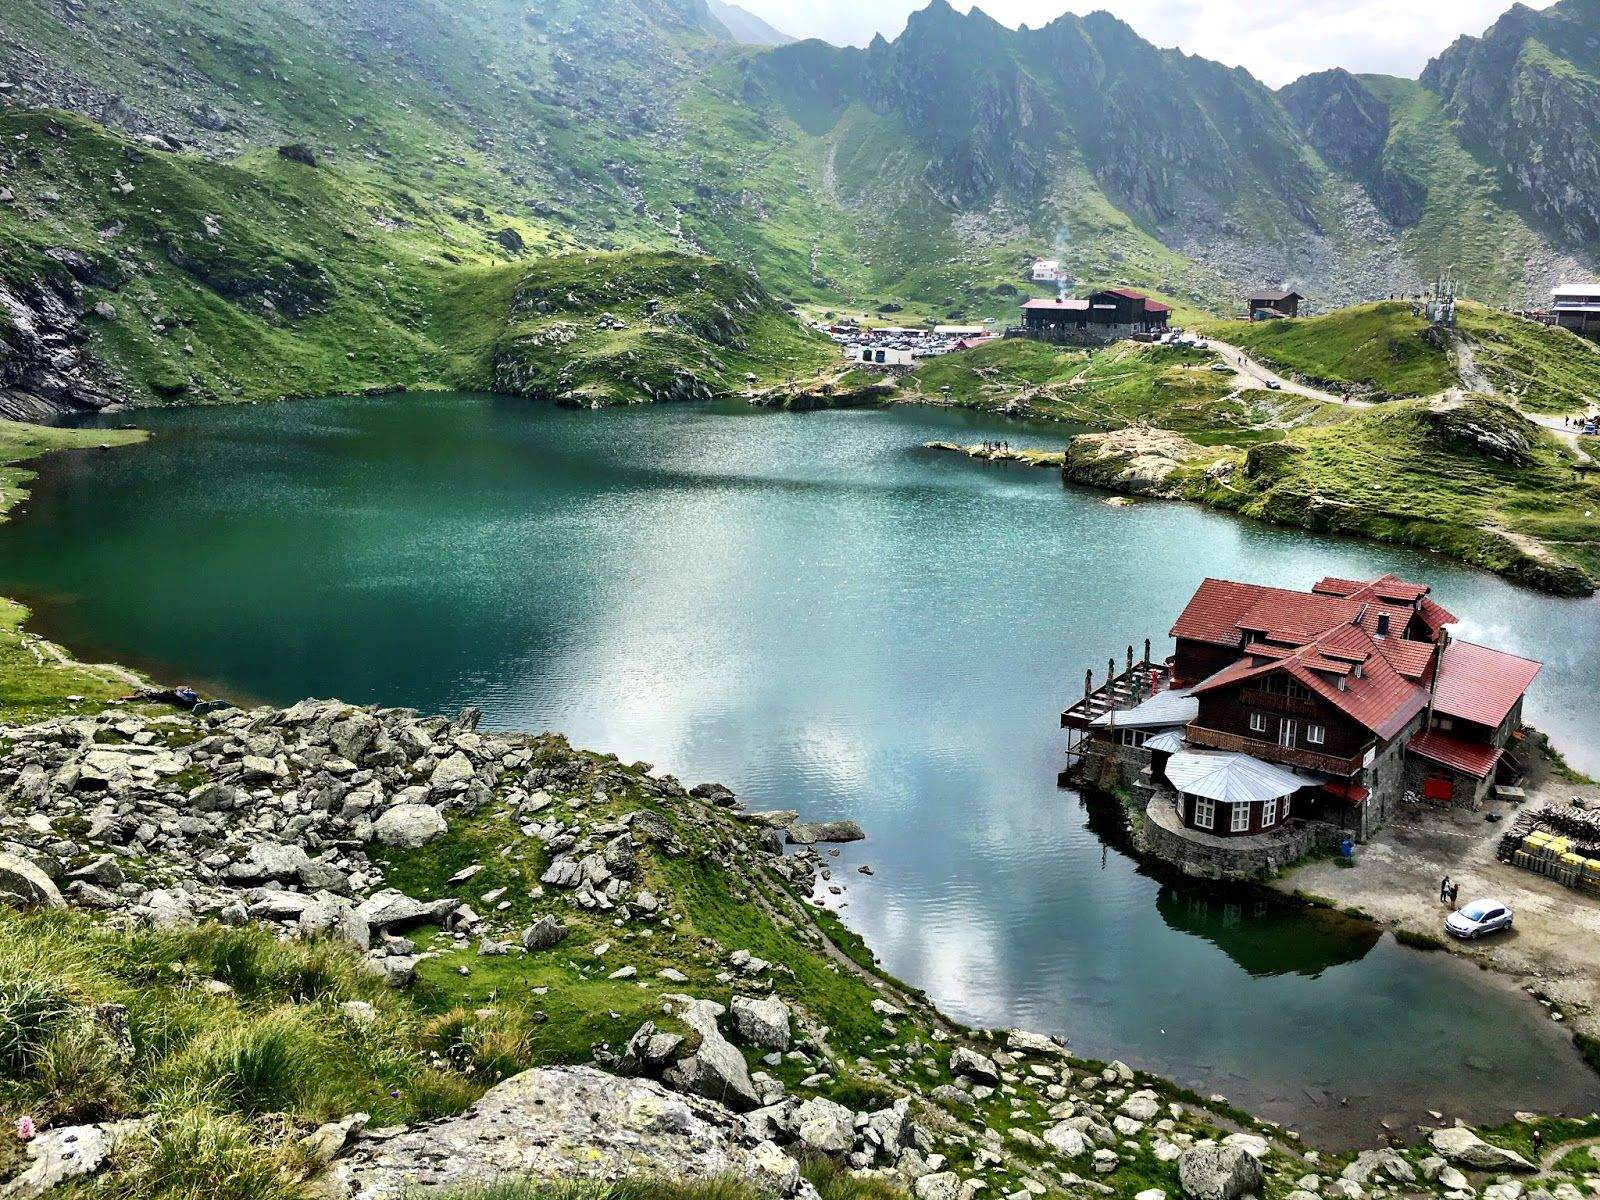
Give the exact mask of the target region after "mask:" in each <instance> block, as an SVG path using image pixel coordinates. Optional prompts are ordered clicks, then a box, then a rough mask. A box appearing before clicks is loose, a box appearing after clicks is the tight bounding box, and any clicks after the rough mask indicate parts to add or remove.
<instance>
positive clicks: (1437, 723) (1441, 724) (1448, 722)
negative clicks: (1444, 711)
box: [1433, 717, 1456, 733]
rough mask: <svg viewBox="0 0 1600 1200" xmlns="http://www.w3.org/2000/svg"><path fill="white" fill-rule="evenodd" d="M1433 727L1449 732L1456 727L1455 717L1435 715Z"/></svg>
mask: <svg viewBox="0 0 1600 1200" xmlns="http://www.w3.org/2000/svg"><path fill="white" fill-rule="evenodd" d="M1433 727H1434V728H1435V729H1438V730H1440V731H1442V732H1444V733H1449V732H1450V731H1451V730H1452V729H1454V728H1455V727H1456V723H1455V719H1454V718H1452V717H1434V719H1433Z"/></svg>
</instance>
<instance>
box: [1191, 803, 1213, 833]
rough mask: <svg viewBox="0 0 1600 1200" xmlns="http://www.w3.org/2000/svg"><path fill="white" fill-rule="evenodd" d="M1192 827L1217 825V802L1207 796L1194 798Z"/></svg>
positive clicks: (1201, 827)
mask: <svg viewBox="0 0 1600 1200" xmlns="http://www.w3.org/2000/svg"><path fill="white" fill-rule="evenodd" d="M1194 827H1195V828H1196V829H1215V828H1216V827H1217V802H1216V801H1215V800H1213V799H1211V798H1210V797H1209V796H1196V797H1195V798H1194Z"/></svg>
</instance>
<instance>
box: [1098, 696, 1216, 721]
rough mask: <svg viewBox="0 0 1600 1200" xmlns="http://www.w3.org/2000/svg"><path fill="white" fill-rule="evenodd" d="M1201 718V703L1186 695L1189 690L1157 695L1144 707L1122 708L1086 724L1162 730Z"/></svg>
mask: <svg viewBox="0 0 1600 1200" xmlns="http://www.w3.org/2000/svg"><path fill="white" fill-rule="evenodd" d="M1199 715H1200V701H1198V700H1196V699H1194V698H1193V697H1192V696H1190V695H1189V689H1188V688H1174V689H1172V690H1171V691H1168V692H1157V693H1156V694H1155V695H1154V696H1151V697H1150V699H1148V700H1146V701H1145V702H1144V703H1143V704H1137V705H1135V706H1134V707H1132V708H1125V709H1123V710H1122V711H1121V712H1108V713H1101V714H1100V715H1099V716H1098V717H1096V718H1095V719H1094V720H1092V721H1090V722H1089V724H1091V725H1095V726H1098V727H1100V728H1102V729H1104V728H1105V727H1106V726H1108V725H1115V726H1116V727H1117V728H1118V729H1165V728H1168V727H1176V726H1179V725H1187V724H1188V723H1189V722H1190V721H1193V720H1195V719H1196V718H1197V717H1199Z"/></svg>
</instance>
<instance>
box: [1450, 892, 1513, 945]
mask: <svg viewBox="0 0 1600 1200" xmlns="http://www.w3.org/2000/svg"><path fill="white" fill-rule="evenodd" d="M1510 928H1511V909H1510V908H1509V907H1507V905H1506V902H1505V901H1504V900H1474V901H1472V903H1470V904H1464V905H1462V906H1461V907H1460V908H1458V909H1456V911H1455V912H1453V913H1451V914H1450V915H1449V916H1448V917H1446V918H1445V919H1444V931H1445V932H1446V933H1448V934H1449V935H1450V936H1451V937H1457V938H1460V939H1461V940H1462V941H1464V942H1465V941H1471V940H1472V939H1473V938H1480V937H1482V936H1483V935H1484V934H1486V933H1495V932H1497V931H1498V930H1501V929H1510Z"/></svg>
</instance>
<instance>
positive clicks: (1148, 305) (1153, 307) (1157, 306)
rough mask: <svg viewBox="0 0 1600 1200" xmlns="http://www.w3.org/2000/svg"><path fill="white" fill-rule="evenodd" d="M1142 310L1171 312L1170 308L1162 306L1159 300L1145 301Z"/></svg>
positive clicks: (1166, 305)
mask: <svg viewBox="0 0 1600 1200" xmlns="http://www.w3.org/2000/svg"><path fill="white" fill-rule="evenodd" d="M1144 310H1145V312H1171V311H1172V306H1171V305H1169V304H1163V303H1161V301H1159V300H1146V301H1145V302H1144Z"/></svg>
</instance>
